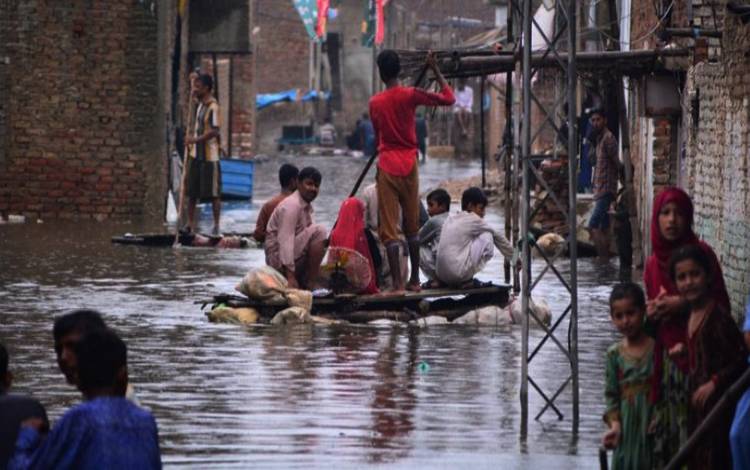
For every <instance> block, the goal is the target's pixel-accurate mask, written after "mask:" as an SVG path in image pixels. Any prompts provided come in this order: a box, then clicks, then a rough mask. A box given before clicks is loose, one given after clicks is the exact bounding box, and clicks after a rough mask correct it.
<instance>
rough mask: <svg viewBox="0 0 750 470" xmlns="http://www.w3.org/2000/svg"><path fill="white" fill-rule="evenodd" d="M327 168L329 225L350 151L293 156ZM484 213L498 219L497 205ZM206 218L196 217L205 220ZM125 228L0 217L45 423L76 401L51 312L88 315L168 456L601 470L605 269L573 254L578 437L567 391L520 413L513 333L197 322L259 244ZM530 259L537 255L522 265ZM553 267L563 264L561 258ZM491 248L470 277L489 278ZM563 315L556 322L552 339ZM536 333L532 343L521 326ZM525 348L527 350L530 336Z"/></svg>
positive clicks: (552, 297)
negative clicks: (148, 238) (156, 244)
mask: <svg viewBox="0 0 750 470" xmlns="http://www.w3.org/2000/svg"><path fill="white" fill-rule="evenodd" d="M296 163H297V164H298V165H299V166H300V167H302V166H304V165H315V166H317V167H318V168H319V169H320V170H321V172H322V174H323V185H322V188H321V195H320V197H319V199H318V200H317V201H316V202H315V204H314V206H315V208H316V214H315V216H316V220H317V221H319V222H323V223H325V224H327V225H328V226H329V227H330V225H331V224H332V222H333V219H334V218H335V213H336V212H337V210H338V205H339V204H340V201H341V200H342V198H343V196H345V195H346V194H347V193H348V191H349V190H350V188H351V186H352V184H353V182H354V180H355V179H356V175H357V174H358V173H359V171H360V169H361V168H362V167H363V165H364V160H354V159H349V158H347V157H305V158H297V159H296ZM279 164H280V161H278V160H277V161H270V162H267V163H263V164H259V165H258V166H257V173H256V179H255V185H256V189H255V200H254V202H253V203H252V204H251V205H248V204H247V203H244V204H233V205H226V206H225V212H224V216H223V229H224V230H226V231H228V230H236V231H251V230H252V224H253V222H252V221H254V220H255V216H256V214H257V212H258V210H259V208H260V206H261V205H262V203H263V202H264V201H265V200H266V199H268V198H269V197H271V196H272V195H273V194H274V193H275V192H276V190H277V182H276V181H277V178H276V171H277V169H278V165H279ZM478 171H479V165H478V163H477V162H464V163H461V162H448V161H430V162H428V163H427V164H426V165H424V166H422V167H421V168H420V172H421V187H422V189H423V190H425V189H428V188H431V187H435V185H436V184H437V183H438V182H439V181H440V180H442V179H446V178H460V177H464V176H470V175H474V174H477V173H478ZM488 212H489V213H488V217H487V218H488V221H490V222H491V223H493V224H497V226H498V227H501V225H500V224H501V223H502V219H501V218H500V213H501V212H502V210H501V209H500V208H491V209H488ZM210 224H211V222H210V211H209V212H208V213H206V214H204V216H203V219H202V228H204V229H206V230H207V229H209V228H210ZM164 229H165V227H144V226H141V225H138V224H96V223H67V224H64V223H54V224H53V223H44V224H26V225H14V226H11V225H4V226H0V306H1V307H2V308H0V341H2V342H3V343H5V344H6V345H7V346H8V348H9V350H10V353H11V367H12V369H13V371H14V373H15V376H16V391H21V392H30V393H32V394H33V395H35V396H36V397H37V398H39V399H40V400H41V401H42V402H43V403H44V404H45V405H46V406H47V409H48V412H49V413H50V416H51V417H52V418H53V419H56V418H58V417H59V416H60V415H61V414H62V413H63V412H64V410H65V409H67V408H68V407H69V406H71V405H73V404H75V403H76V402H78V401H79V399H80V397H79V394H78V393H77V392H76V391H75V390H74V389H73V388H71V387H70V386H68V385H66V384H65V381H64V379H63V377H62V375H61V374H60V373H59V371H58V370H57V367H56V363H55V359H54V352H53V349H52V337H51V331H52V321H53V318H54V317H55V316H56V315H58V314H60V313H61V312H64V311H66V310H68V309H72V308H82V307H86V308H95V309H99V310H101V311H102V312H104V315H105V320H106V321H107V323H108V324H109V325H111V326H112V327H113V328H115V329H116V330H117V331H118V332H120V334H121V335H122V336H123V338H124V339H125V341H126V342H127V344H128V347H129V362H130V366H129V367H130V378H131V382H132V383H133V384H134V387H135V390H136V396H137V398H138V400H139V401H140V403H141V405H142V406H144V407H146V408H148V409H150V410H151V411H152V412H153V413H154V415H155V416H156V419H157V422H158V425H159V433H160V442H161V449H162V453H163V456H162V458H163V460H164V463H165V464H166V465H167V466H170V467H172V466H188V467H201V468H203V467H207V466H213V467H221V468H225V467H236V468H247V467H250V466H252V467H255V468H302V467H304V468H331V466H335V467H336V468H340V467H341V468H343V467H347V468H360V467H380V466H389V467H401V468H498V467H501V466H502V467H504V468H539V469H541V468H556V469H574V468H575V469H578V468H598V460H597V451H598V442H599V437H600V434H601V432H602V431H603V424H602V420H601V414H602V411H603V407H604V403H603V391H602V390H603V381H604V380H603V378H604V352H605V350H606V348H607V346H608V345H609V344H611V343H612V342H613V341H614V340H615V339H616V338H615V334H614V329H613V328H612V326H611V325H610V322H609V315H608V313H607V306H606V298H607V295H608V292H609V289H610V286H611V285H612V284H613V283H614V282H615V279H616V277H617V270H616V265H615V263H614V262H613V264H612V265H611V266H597V265H595V264H594V263H593V262H591V261H590V260H581V261H580V263H579V299H580V308H579V315H580V320H579V348H580V384H581V387H580V390H581V392H580V396H581V414H580V416H581V425H580V433H579V434H578V436H574V435H572V433H571V404H570V403H571V395H570V389H569V388H567V389H566V390H565V391H564V392H563V393H562V395H561V396H560V398H559V400H558V406H559V407H560V410H561V411H562V413H563V414H564V418H563V419H562V420H558V419H557V416H556V415H554V414H553V413H552V412H550V411H548V412H547V413H545V414H544V415H543V416H542V417H541V418H540V419H539V420H535V419H534V417H535V416H536V414H537V413H538V412H539V410H540V409H541V407H542V405H543V401H542V399H541V398H540V396H539V395H538V394H537V393H536V392H535V391H534V390H533V389H531V390H530V392H529V397H530V406H529V414H530V421H529V424H528V434H527V435H526V436H522V435H521V433H520V430H521V421H520V417H521V414H520V404H519V390H520V377H521V371H520V364H521V360H520V351H521V342H520V339H521V335H520V328H518V327H513V328H507V329H503V328H494V327H462V326H459V325H452V326H451V325H449V326H439V327H430V328H426V329H421V330H419V329H415V328H408V327H374V326H351V327H341V326H336V327H324V326H309V325H300V326H296V327H269V326H258V327H253V328H249V327H239V326H237V325H225V324H211V323H208V322H207V321H206V319H205V316H204V313H203V312H202V311H201V306H200V305H196V303H195V302H196V301H199V300H202V299H210V298H211V296H212V295H213V294H215V293H220V292H231V291H232V290H233V288H234V285H235V284H236V283H237V281H239V279H240V278H241V277H242V275H243V274H244V273H245V272H246V271H247V270H248V269H250V268H252V267H254V266H258V265H259V264H261V263H262V260H263V255H262V251H260V250H255V249H250V250H225V251H218V250H213V249H197V248H196V249H190V248H181V249H172V248H144V247H133V246H118V245H112V244H110V241H109V240H110V237H111V236H112V235H116V234H122V233H124V232H137V231H145V230H164ZM540 268H541V264H539V263H538V262H534V269H535V271H537V272H538V271H539V269H540ZM561 269H562V271H563V272H565V271H566V268H565V266H561ZM501 273H502V265H501V258H500V256H499V254H498V256H497V257H496V259H494V260H493V262H491V263H490V264H489V265H488V266H487V269H485V270H484V271H483V273H482V274H481V276H480V277H481V278H482V279H484V280H495V281H500V280H502V279H501V278H500V276H501V275H502V274H501ZM535 292H537V295H538V296H541V297H543V298H545V300H547V301H548V302H549V303H550V305H551V306H552V308H553V315H554V316H555V318H556V317H557V316H558V315H559V314H560V313H561V312H562V311H563V309H564V308H565V306H566V305H567V299H568V298H567V295H566V293H565V291H564V290H563V288H562V287H561V285H560V284H559V282H558V281H557V280H556V279H555V278H554V276H553V274H551V273H549V274H547V275H546V276H545V277H544V279H543V280H542V281H541V283H540V285H539V287H537V289H536V291H535ZM567 324H568V322H567V320H566V321H564V322H563V323H562V324H561V325H560V328H559V330H558V331H560V332H561V333H562V336H561V337H562V338H563V342H565V339H564V338H565V337H566V332H567ZM532 336H533V337H534V338H535V339H537V340H538V339H539V338H540V337H541V335H540V333H539V332H538V331H534V332H532ZM532 347H533V346H532ZM530 370H531V376H532V377H533V378H534V379H535V380H536V382H537V383H538V384H539V385H540V386H541V387H542V388H543V389H544V391H545V393H547V394H552V393H553V392H554V390H555V389H556V388H557V386H559V385H560V384H561V383H562V382H563V380H564V379H565V377H566V374H567V370H568V366H567V365H566V362H565V360H564V358H563V356H562V354H561V353H560V352H559V350H558V349H556V347H555V346H554V344H552V343H551V342H548V344H546V345H545V346H544V347H543V348H542V350H541V351H540V353H539V354H538V355H537V356H536V357H535V358H534V360H533V361H532V363H531V366H530Z"/></svg>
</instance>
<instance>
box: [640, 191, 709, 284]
mask: <svg viewBox="0 0 750 470" xmlns="http://www.w3.org/2000/svg"><path fill="white" fill-rule="evenodd" d="M671 202H673V203H675V205H676V206H677V210H678V211H680V213H681V214H682V215H683V217H685V225H686V227H685V233H683V234H682V237H680V238H679V239H678V240H667V239H666V238H664V235H662V233H661V230H660V229H659V213H661V211H662V209H663V208H664V206H666V205H667V204H669V203H671ZM699 243H700V240H698V237H697V236H696V235H695V232H693V202H692V201H691V200H690V196H688V195H687V193H686V192H685V191H683V190H682V189H680V188H674V187H670V188H667V189H665V190H664V191H662V192H661V193H660V194H659V195H658V196H657V197H656V200H655V201H654V210H653V213H652V214H651V249H652V252H653V255H654V256H655V257H656V260H657V261H658V264H659V270H658V277H657V279H655V281H658V284H659V285H658V286H649V285H647V286H646V288H647V290H649V298H651V297H652V296H653V297H655V296H656V294H658V293H659V287H661V286H664V289H666V290H667V293H669V294H676V293H677V288H676V287H675V285H674V283H673V282H672V278H671V276H670V275H669V258H670V257H671V256H672V252H674V250H676V249H678V248H680V247H682V246H685V245H697V244H699ZM646 283H647V284H648V283H649V280H648V279H647V280H646ZM651 283H652V284H653V281H651ZM650 287H655V288H656V289H655V291H652V289H649V288H650Z"/></svg>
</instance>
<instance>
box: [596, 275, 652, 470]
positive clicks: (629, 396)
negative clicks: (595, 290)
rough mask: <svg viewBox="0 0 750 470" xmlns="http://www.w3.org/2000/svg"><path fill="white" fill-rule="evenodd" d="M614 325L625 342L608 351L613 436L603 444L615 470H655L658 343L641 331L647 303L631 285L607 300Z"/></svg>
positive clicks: (617, 288)
mask: <svg viewBox="0 0 750 470" xmlns="http://www.w3.org/2000/svg"><path fill="white" fill-rule="evenodd" d="M609 307H610V315H611V318H612V323H613V324H614V325H615V328H617V331H619V332H620V333H622V335H623V336H624V338H623V339H622V340H621V341H619V342H617V343H615V344H614V345H612V346H611V347H610V348H609V349H608V350H607V376H606V385H605V392H604V393H605V397H606V402H607V411H606V412H605V414H604V421H605V422H606V423H607V425H608V426H609V430H608V431H607V432H606V433H605V434H604V437H603V438H602V444H603V445H604V447H606V448H608V449H614V454H613V456H612V468H613V469H614V470H630V469H632V470H643V469H650V468H652V463H651V454H652V452H651V447H650V444H649V442H650V440H649V428H650V427H651V418H652V407H651V403H650V400H649V395H650V391H651V380H652V378H651V375H652V371H653V350H654V340H653V339H652V338H651V337H649V336H648V335H647V334H646V332H645V331H644V328H643V321H644V317H645V315H646V300H645V295H644V293H643V290H642V289H641V288H640V287H639V286H638V285H637V284H634V283H632V282H627V283H623V284H618V285H617V286H615V288H614V289H613V290H612V294H610V297H609Z"/></svg>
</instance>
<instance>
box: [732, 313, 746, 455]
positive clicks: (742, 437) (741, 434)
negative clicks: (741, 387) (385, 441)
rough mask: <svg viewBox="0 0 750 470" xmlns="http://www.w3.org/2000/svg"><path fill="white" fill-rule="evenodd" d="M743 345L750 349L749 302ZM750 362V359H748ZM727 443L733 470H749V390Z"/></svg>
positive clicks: (741, 401)
mask: <svg viewBox="0 0 750 470" xmlns="http://www.w3.org/2000/svg"><path fill="white" fill-rule="evenodd" d="M742 331H743V332H744V333H745V344H746V345H747V347H748V348H750V301H748V305H747V307H746V308H745V324H744V325H743V327H742ZM748 362H750V358H748ZM729 442H730V444H731V445H732V465H733V467H734V470H750V389H748V390H745V394H744V395H742V398H740V401H739V403H737V409H736V411H735V412H734V421H732V428H731V429H730V431H729Z"/></svg>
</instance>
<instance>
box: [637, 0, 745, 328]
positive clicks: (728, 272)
mask: <svg viewBox="0 0 750 470" xmlns="http://www.w3.org/2000/svg"><path fill="white" fill-rule="evenodd" d="M648 3H649V2H648V1H646V0H637V1H635V2H634V4H633V8H634V10H633V12H634V14H633V18H634V24H633V31H632V34H633V37H634V38H637V37H639V36H640V35H642V34H643V32H644V31H645V32H647V31H648V30H649V29H648V25H649V24H651V25H653V18H650V19H649V18H647V17H646V16H647V15H640V16H638V8H639V5H646V4H648ZM684 7H685V5H680V8H679V9H677V10H676V11H675V14H674V15H673V17H672V23H671V26H675V27H686V26H688V24H689V23H688V18H687V12H686V8H684ZM636 20H637V21H636ZM693 22H694V24H695V25H696V26H701V27H704V28H708V29H713V28H717V29H723V32H724V35H723V37H722V38H721V39H718V38H716V39H711V40H710V42H709V54H708V60H707V61H703V62H701V63H698V64H697V65H691V66H689V68H688V69H687V82H686V84H685V87H684V89H683V90H682V97H683V99H682V115H681V117H680V118H677V119H671V120H667V119H656V118H653V119H652V118H647V117H643V116H639V115H638V113H639V109H638V108H639V104H638V103H639V98H638V96H637V95H638V92H637V93H636V94H635V96H634V97H633V100H634V102H633V104H634V105H635V106H634V109H635V110H636V112H635V114H636V116H635V117H634V118H632V121H631V122H634V123H635V125H634V126H633V133H632V134H633V146H632V149H633V152H632V154H633V158H634V164H635V166H636V184H637V185H638V188H637V189H638V193H639V208H641V209H642V214H641V215H640V217H641V227H642V229H644V238H643V239H644V242H645V243H648V240H649V239H648V236H647V235H648V234H647V231H646V229H647V226H648V224H649V218H650V212H651V204H652V200H653V197H655V196H656V195H657V194H658V193H659V191H660V190H661V189H662V187H663V186H665V185H668V184H678V183H679V184H681V185H682V186H683V187H684V189H685V190H687V191H688V193H689V194H690V195H691V196H692V198H693V202H694V204H695V230H696V232H697V233H698V235H699V236H700V237H701V238H703V239H705V240H706V242H708V243H709V244H710V245H711V246H712V247H713V248H714V250H715V251H716V253H717V255H718V257H719V260H720V262H721V264H722V268H723V270H724V279H725V281H726V284H727V288H728V290H729V294H730V297H731V300H732V310H733V313H734V314H735V315H736V316H742V315H743V313H744V307H745V303H746V299H747V295H748V291H750V262H749V261H750V259H749V256H750V252H748V249H747V234H748V229H750V209H748V207H749V206H748V204H750V174H749V173H750V168H748V155H750V56H748V54H747V51H748V50H750V25H743V24H742V23H741V22H740V21H739V19H738V18H737V17H735V16H733V15H729V14H726V1H723V0H714V1H712V0H694V1H693ZM679 42H680V43H682V42H685V45H687V44H689V43H692V42H693V40H691V39H684V40H683V39H681V40H679ZM644 45H645V44H641V45H640V46H639V48H642V47H644ZM696 117H697V119H695V118H696ZM680 132H681V133H682V135H683V136H684V137H683V139H682V140H681V139H679V138H678V134H679V133H680ZM649 134H650V135H649ZM681 141H682V142H683V143H682V144H681V145H682V148H676V147H675V146H676V144H678V143H680V142H681ZM681 155H682V156H681ZM649 159H650V162H649ZM649 165H650V166H649ZM679 168H681V171H678V169H679Z"/></svg>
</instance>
